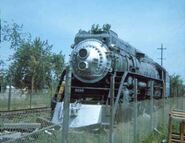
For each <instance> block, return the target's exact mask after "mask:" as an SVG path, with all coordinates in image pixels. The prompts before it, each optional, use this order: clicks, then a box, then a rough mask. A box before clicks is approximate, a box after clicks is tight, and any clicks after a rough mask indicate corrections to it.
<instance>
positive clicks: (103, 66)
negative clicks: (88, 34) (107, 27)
mask: <svg viewBox="0 0 185 143" xmlns="http://www.w3.org/2000/svg"><path fill="white" fill-rule="evenodd" d="M109 52H110V51H109V48H108V47H107V46H106V45H105V44H103V43H102V42H101V41H99V40H96V39H87V40H84V41H81V42H80V43H78V44H76V45H75V46H74V49H73V51H72V54H71V60H70V61H71V66H72V71H73V75H74V76H75V77H76V78H77V79H79V80H80V81H82V82H86V83H95V82H97V81H99V80H101V79H102V78H104V77H105V76H106V75H107V73H108V72H109V70H110V69H111V58H110V57H109V56H107V53H109Z"/></svg>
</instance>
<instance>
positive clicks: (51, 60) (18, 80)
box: [11, 38, 64, 92]
mask: <svg viewBox="0 0 185 143" xmlns="http://www.w3.org/2000/svg"><path fill="white" fill-rule="evenodd" d="M51 49H52V45H49V44H48V41H41V40H40V38H35V39H34V40H33V41H32V42H31V43H30V42H24V43H22V44H21V46H20V47H19V48H17V50H16V52H15V54H14V55H13V60H14V62H13V63H12V65H11V69H12V73H13V79H12V80H13V83H14V86H15V87H17V88H28V89H29V90H30V91H31V92H33V91H34V90H40V89H43V88H46V87H50V86H51V80H52V73H54V75H55V76H58V74H59V73H60V72H61V71H62V69H63V67H64V55H62V54H61V53H60V54H53V53H52V52H51Z"/></svg>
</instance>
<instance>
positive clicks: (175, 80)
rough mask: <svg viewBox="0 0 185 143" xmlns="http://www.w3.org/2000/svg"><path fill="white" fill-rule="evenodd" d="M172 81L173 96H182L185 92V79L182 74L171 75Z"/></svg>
mask: <svg viewBox="0 0 185 143" xmlns="http://www.w3.org/2000/svg"><path fill="white" fill-rule="evenodd" d="M170 80H171V81H170V83H171V95H172V96H182V95H184V94H185V85H183V80H182V78H181V76H180V75H175V74H174V75H172V76H171V77H170Z"/></svg>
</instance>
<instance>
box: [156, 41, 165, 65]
mask: <svg viewBox="0 0 185 143" xmlns="http://www.w3.org/2000/svg"><path fill="white" fill-rule="evenodd" d="M157 49H158V50H161V57H160V58H159V59H160V60H161V66H163V60H164V58H163V51H164V50H166V48H164V47H163V44H162V43H161V48H157Z"/></svg>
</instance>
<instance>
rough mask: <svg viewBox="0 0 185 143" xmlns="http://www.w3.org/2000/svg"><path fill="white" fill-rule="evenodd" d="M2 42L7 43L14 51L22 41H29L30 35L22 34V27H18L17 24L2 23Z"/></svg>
mask: <svg viewBox="0 0 185 143" xmlns="http://www.w3.org/2000/svg"><path fill="white" fill-rule="evenodd" d="M2 38H3V40H2V42H9V43H10V48H12V49H14V50H16V49H17V48H18V47H19V45H20V44H21V43H22V42H24V41H29V40H30V39H31V35H30V34H29V33H25V32H23V25H18V24H17V23H15V22H13V23H10V24H9V23H8V22H7V21H4V22H3V25H2Z"/></svg>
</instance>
